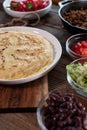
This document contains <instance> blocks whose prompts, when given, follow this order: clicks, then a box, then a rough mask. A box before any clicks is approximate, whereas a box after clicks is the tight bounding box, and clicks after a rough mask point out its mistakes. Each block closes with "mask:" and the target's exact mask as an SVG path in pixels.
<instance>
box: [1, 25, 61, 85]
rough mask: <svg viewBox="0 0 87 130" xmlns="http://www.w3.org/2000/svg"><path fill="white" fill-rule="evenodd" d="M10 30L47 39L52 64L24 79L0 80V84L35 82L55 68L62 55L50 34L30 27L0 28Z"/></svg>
mask: <svg viewBox="0 0 87 130" xmlns="http://www.w3.org/2000/svg"><path fill="white" fill-rule="evenodd" d="M10 30H16V31H17V30H19V31H25V32H32V33H34V34H38V35H41V36H42V37H44V38H45V39H47V40H48V41H49V42H50V43H51V45H52V47H53V62H52V63H51V64H50V65H49V66H48V67H47V68H46V69H44V70H43V71H41V72H39V73H37V74H35V75H33V76H30V77H26V78H20V79H14V80H2V79H0V83H1V84H20V83H26V82H30V81H33V80H36V79H38V78H40V77H42V76H44V75H46V74H47V73H48V72H49V71H51V70H52V69H53V68H54V67H55V65H56V64H57V63H58V61H59V59H60V57H61V54H62V47H61V44H60V42H59V41H58V39H57V38H56V37H54V36H53V35H52V34H51V33H49V32H47V31H44V30H42V29H38V28H32V27H23V26H13V27H5V28H0V31H10Z"/></svg>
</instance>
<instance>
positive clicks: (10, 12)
mask: <svg viewBox="0 0 87 130" xmlns="http://www.w3.org/2000/svg"><path fill="white" fill-rule="evenodd" d="M10 2H11V0H5V1H4V2H3V8H4V10H5V12H6V13H7V14H8V15H10V16H12V17H23V16H24V15H27V14H29V13H37V14H39V16H40V17H42V16H44V15H46V14H47V13H48V12H49V11H50V10H51V6H52V0H50V4H49V5H48V6H47V7H45V8H43V9H40V10H36V11H29V12H19V11H13V10H11V9H10V8H7V7H9V6H10ZM31 15H32V14H31ZM31 15H28V16H26V17H32V16H31Z"/></svg>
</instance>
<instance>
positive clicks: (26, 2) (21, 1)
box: [3, 0, 52, 17]
mask: <svg viewBox="0 0 87 130" xmlns="http://www.w3.org/2000/svg"><path fill="white" fill-rule="evenodd" d="M51 6H52V0H5V1H4V2H3V8H4V10H5V12H6V13H7V14H8V15H10V16H12V17H23V16H25V15H26V17H31V16H30V14H31V15H33V14H38V15H39V16H40V17H42V16H44V15H46V14H47V13H48V12H49V11H50V9H51Z"/></svg>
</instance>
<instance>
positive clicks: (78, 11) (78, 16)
mask: <svg viewBox="0 0 87 130" xmlns="http://www.w3.org/2000/svg"><path fill="white" fill-rule="evenodd" d="M58 4H59V10H58V15H59V18H60V19H61V21H62V23H63V25H64V27H65V28H66V29H67V30H68V31H69V32H70V33H72V34H76V33H87V0H76V1H75V0H64V1H60V2H59V3H58Z"/></svg>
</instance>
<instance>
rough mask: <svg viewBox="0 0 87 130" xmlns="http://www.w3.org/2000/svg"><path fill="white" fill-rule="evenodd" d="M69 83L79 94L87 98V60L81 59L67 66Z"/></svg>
mask: <svg viewBox="0 0 87 130" xmlns="http://www.w3.org/2000/svg"><path fill="white" fill-rule="evenodd" d="M66 70H67V81H68V82H69V84H70V85H71V86H72V88H73V89H74V90H75V91H76V92H77V93H79V94H81V95H83V96H85V97H87V58H86V57H84V58H79V59H76V60H74V61H73V62H71V63H70V64H68V65H66Z"/></svg>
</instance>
